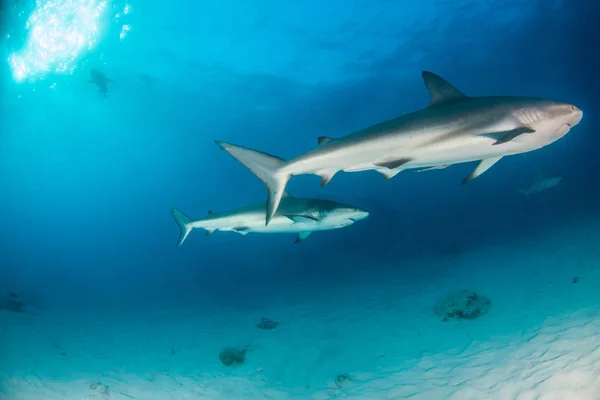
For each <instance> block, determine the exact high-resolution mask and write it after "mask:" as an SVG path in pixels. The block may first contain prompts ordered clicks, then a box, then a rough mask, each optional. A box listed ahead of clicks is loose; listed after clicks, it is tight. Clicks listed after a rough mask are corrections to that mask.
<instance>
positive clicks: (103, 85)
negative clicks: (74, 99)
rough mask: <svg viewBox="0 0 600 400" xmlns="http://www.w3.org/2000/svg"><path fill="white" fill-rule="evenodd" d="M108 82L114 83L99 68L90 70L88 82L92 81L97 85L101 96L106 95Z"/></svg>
mask: <svg viewBox="0 0 600 400" xmlns="http://www.w3.org/2000/svg"><path fill="white" fill-rule="evenodd" d="M109 82H110V83H114V82H115V81H113V80H112V79H110V78H107V77H106V74H105V73H104V72H102V71H100V70H97V69H94V68H92V69H91V70H90V80H89V83H93V84H94V85H96V86H98V92H99V93H100V95H102V97H106V94H107V93H108V83H109Z"/></svg>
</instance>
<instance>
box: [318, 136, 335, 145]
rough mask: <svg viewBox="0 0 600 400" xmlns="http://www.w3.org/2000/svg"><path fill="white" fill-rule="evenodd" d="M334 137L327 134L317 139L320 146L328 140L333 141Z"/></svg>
mask: <svg viewBox="0 0 600 400" xmlns="http://www.w3.org/2000/svg"><path fill="white" fill-rule="evenodd" d="M332 140H333V139H332V138H330V137H327V136H319V138H318V139H317V142H318V143H319V146H320V145H322V144H325V143H327V142H330V141H332Z"/></svg>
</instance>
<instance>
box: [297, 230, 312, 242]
mask: <svg viewBox="0 0 600 400" xmlns="http://www.w3.org/2000/svg"><path fill="white" fill-rule="evenodd" d="M311 233H312V231H308V232H300V233H298V236H296V240H295V241H294V243H301V242H303V241H304V240H306V238H307V237H309V236H310V234H311Z"/></svg>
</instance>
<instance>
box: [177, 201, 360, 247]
mask: <svg viewBox="0 0 600 400" xmlns="http://www.w3.org/2000/svg"><path fill="white" fill-rule="evenodd" d="M171 214H172V215H173V218H174V219H175V222H177V225H179V230H180V235H179V240H178V241H177V247H179V246H181V245H182V244H183V242H184V241H185V239H186V238H187V237H188V235H189V234H190V232H191V231H192V229H194V228H199V229H204V230H205V231H206V235H207V236H208V235H210V234H212V233H213V232H214V231H230V232H236V233H239V234H241V235H246V234H247V233H249V232H256V233H296V234H297V236H296V241H295V243H300V242H302V241H303V240H304V239H306V238H307V237H308V236H309V235H310V234H311V233H312V232H315V231H326V230H331V229H339V228H344V227H346V226H350V225H352V224H353V223H354V222H356V221H360V220H362V219H365V218H367V217H368V216H369V213H368V212H367V211H365V210H362V209H360V208H357V207H353V206H349V205H346V204H342V203H338V202H335V201H331V200H322V199H305V198H299V197H293V196H291V195H290V194H289V193H287V192H283V197H282V199H281V205H280V206H279V208H278V210H277V212H276V213H275V215H274V216H273V219H272V220H271V222H270V223H269V225H266V224H265V221H266V218H267V213H266V210H265V203H259V204H254V205H250V206H247V207H243V208H238V209H235V210H230V211H225V212H220V213H215V212H212V211H209V212H208V216H207V217H205V218H200V219H197V220H192V219H191V218H190V217H188V216H187V215H185V214H184V213H183V212H181V211H180V210H178V209H177V208H172V209H171Z"/></svg>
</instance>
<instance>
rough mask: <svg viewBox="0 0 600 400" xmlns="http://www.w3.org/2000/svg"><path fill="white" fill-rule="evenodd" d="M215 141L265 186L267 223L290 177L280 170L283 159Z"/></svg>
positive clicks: (277, 205)
mask: <svg viewBox="0 0 600 400" xmlns="http://www.w3.org/2000/svg"><path fill="white" fill-rule="evenodd" d="M215 143H216V144H217V145H218V146H219V147H220V148H221V149H223V150H225V151H227V152H228V153H229V154H231V155H232V156H233V157H234V158H235V159H236V160H238V161H239V162H241V163H242V164H244V166H245V167H246V168H248V169H249V170H250V171H252V173H253V174H254V175H256V176H257V177H258V178H259V179H260V180H261V181H263V182H264V184H265V185H266V186H267V216H266V222H265V225H269V221H271V218H273V216H274V215H275V212H276V211H277V208H278V207H279V203H280V201H281V197H282V195H283V192H284V190H285V186H286V185H287V182H288V181H289V179H290V175H289V174H285V173H282V172H281V167H282V166H283V165H284V164H285V160H283V159H282V158H279V157H276V156H273V155H271V154H267V153H262V152H260V151H256V150H252V149H248V148H245V147H241V146H236V145H233V144H230V143H226V142H221V141H218V140H215Z"/></svg>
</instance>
